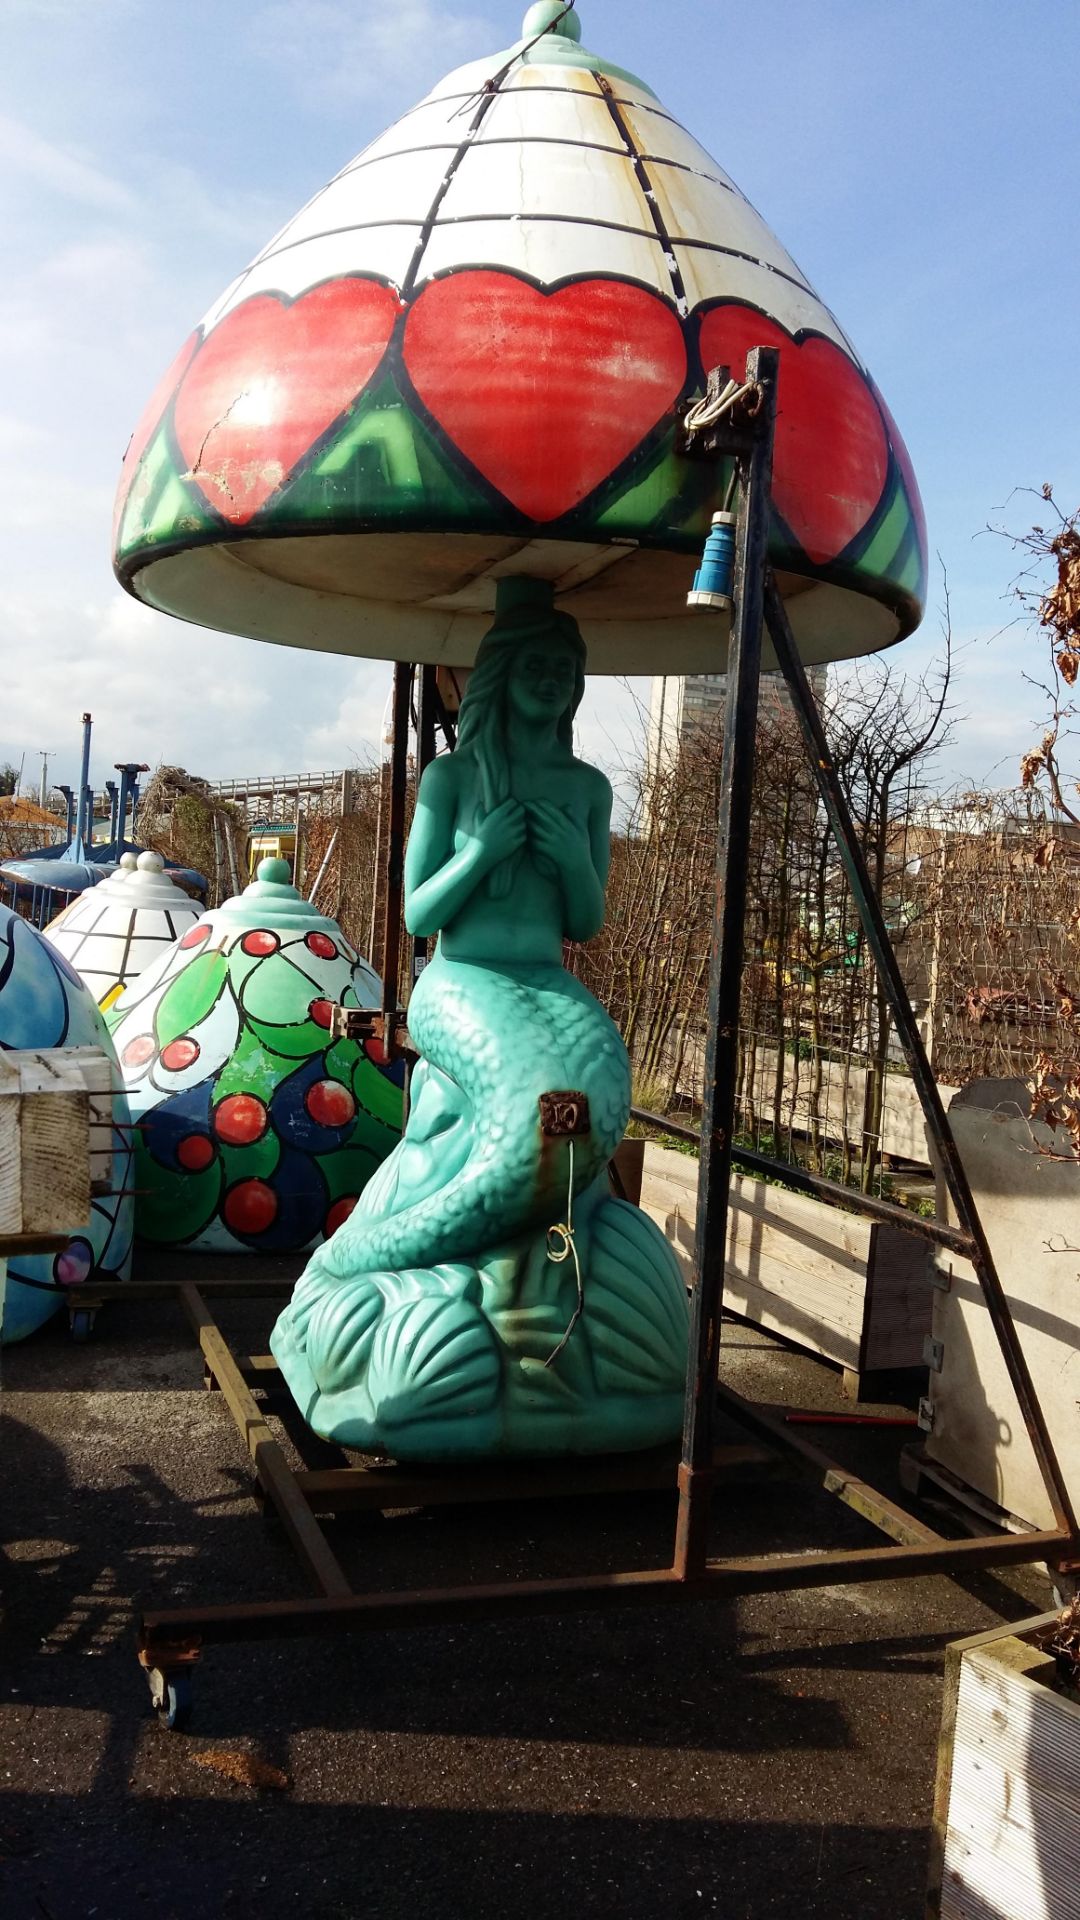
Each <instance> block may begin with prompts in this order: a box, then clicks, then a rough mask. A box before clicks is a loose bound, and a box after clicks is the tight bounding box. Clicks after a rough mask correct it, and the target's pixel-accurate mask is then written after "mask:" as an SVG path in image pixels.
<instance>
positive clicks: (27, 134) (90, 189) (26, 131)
mask: <svg viewBox="0 0 1080 1920" xmlns="http://www.w3.org/2000/svg"><path fill="white" fill-rule="evenodd" d="M0 166H2V167H3V168H4V169H5V171H6V172H7V173H8V174H9V175H10V174H11V173H18V174H23V175H24V176H26V177H27V178H29V180H30V181H31V182H32V183H33V184H34V186H36V187H38V188H42V187H44V188H45V189H46V190H47V191H48V192H50V193H54V194H59V195H60V196H61V198H62V199H65V200H74V201H77V202H78V203H79V204H81V205H83V206H89V207H96V208H98V209H99V210H101V211H104V212H107V213H127V212H130V211H131V209H132V208H133V207H134V206H135V204H136V200H135V195H134V194H133V193H132V191H131V189H130V187H127V186H125V185H124V183H123V182H122V181H120V180H116V179H114V178H113V176H112V175H111V174H110V173H107V172H106V171H105V170H104V169H103V168H102V167H99V166H98V165H97V163H96V162H95V161H93V160H90V159H88V158H87V156H86V155H85V154H83V153H79V152H78V151H76V150H74V149H68V148H65V147H62V146H58V145H57V144H56V143H55V141H52V140H45V139H43V138H42V137H41V135H40V134H38V133H35V132H34V130H33V128H31V127H28V126H25V125H24V124H23V122H22V121H20V120H14V119H12V118H11V117H10V116H9V115H8V114H0Z"/></svg>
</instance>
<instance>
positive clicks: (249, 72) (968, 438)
mask: <svg viewBox="0 0 1080 1920" xmlns="http://www.w3.org/2000/svg"><path fill="white" fill-rule="evenodd" d="M523 10H524V8H523V4H521V0H484V3H483V4H477V5H474V6H467V7H464V8H459V7H456V6H452V5H445V6H440V5H437V4H435V0H395V4H394V5H393V6H388V5H385V4H376V3H375V0H265V3H263V4H260V0H249V3H248V4H240V0H188V4H187V5H186V6H185V7H184V8H183V9H179V8H175V9H173V8H165V7H163V6H161V5H160V0H0V28H2V34H3V39H2V44H3V48H4V59H3V66H2V71H0V178H2V179H3V181H4V188H3V204H4V211H5V216H6V217H5V220H4V231H5V237H6V245H7V252H8V272H7V273H6V274H5V276H4V279H3V282H2V283H0V514H2V516H3V522H4V524H5V531H6V535H7V538H6V540H5V564H4V567H3V570H2V573H0V635H2V639H0V653H2V657H3V659H4V661H5V669H6V670H5V674H4V696H3V700H2V703H0V759H13V760H14V761H15V762H16V764H18V762H19V759H20V757H21V755H22V754H23V752H24V751H25V753H26V770H27V777H28V778H34V779H36V770H37V767H38V764H39V763H38V760H37V750H38V749H40V748H43V747H45V748H50V749H51V750H52V751H53V753H54V754H55V759H54V761H53V762H52V772H53V775H54V777H56V778H69V777H71V775H72V774H73V773H74V771H75V770H76V766H77V754H78V736H79V715H80V714H81V712H82V711H83V709H84V708H89V709H91V710H92V711H93V712H94V715H95V720H96V723H97V728H96V751H95V773H96V778H97V779H98V781H99V782H100V780H101V779H102V778H103V777H104V773H105V771H106V769H107V766H109V765H111V763H112V762H113V761H116V760H120V759H129V758H136V759H144V760H148V761H150V762H151V763H154V762H156V761H158V760H165V761H169V762H179V763H181V764H183V765H185V766H187V767H188V768H189V769H191V770H192V771H196V772H201V773H204V774H207V775H211V776H214V775H219V774H227V773H232V772H235V773H247V772H251V771H254V770H266V771H272V770H274V769H279V770H285V769H286V768H298V767H301V766H309V767H315V766H341V765H346V764H349V763H351V762H352V761H353V760H355V759H356V758H357V757H360V758H363V757H364V756H365V755H366V754H367V753H368V752H369V751H370V750H371V748H372V747H373V745H374V742H375V741H376V739H377V736H378V733H379V724H380V718H381V714H382V710H383V705H384V701H385V697H386V691H387V685H388V670H387V669H386V668H385V667H383V666H381V665H377V664H374V663H371V664H369V663H366V662H362V661H353V660H343V659H336V658H330V657H323V658H321V659H320V660H319V662H318V666H317V669H316V668H315V666H314V663H313V661H312V658H311V656H309V655H300V654H297V655H294V654H292V653H290V652H289V651H288V650H285V649H277V648H271V647H266V646H260V645H258V644H256V643H255V642H247V641H243V640H240V639H232V638H228V637H225V636H221V635H216V634H209V633H203V632H200V631H199V630H197V629H192V628H188V627H180V626H178V625H177V624H175V623H173V622H170V621H168V620H165V619H163V618H161V617H160V616H155V615H153V614H151V613H149V612H148V611H146V610H145V609H143V608H141V607H139V606H138V605H137V604H136V603H135V602H133V601H131V600H129V599H128V597H127V596H126V595H125V594H123V593H122V592H121V590H120V588H119V587H118V586H116V585H115V583H114V582H113V580H112V575H111V570H110V567H109V560H108V534H109V517H110V509H111V501H112V493H113V487H114V483H115V477H116V473H117V470H118V466H119V461H120V457H121V454H122V452H123V448H124V446H125V444H126V441H127V439H128V436H129V434H130V431H131V428H132V426H133V425H134V423H135V421H136V419H137V418H138V415H139V413H140V412H141V409H142V406H143V403H144V401H145V399H146V398H147V396H148V395H149V393H150V391H151V389H152V387H153V385H154V384H155V382H156V380H157V378H158V376H159V375H160V374H161V372H162V371H163V369H164V368H165V366H166V365H167V363H168V361H169V360H170V359H171V357H172V355H173V353H174V351H175V349H176V348H177V346H178V345H179V343H180V341H181V340H182V339H183V338H184V337H185V335H186V334H187V332H188V331H189V330H190V327H191V326H192V324H193V323H194V321H195V320H197V319H198V318H199V316H200V314H201V313H202V312H203V311H204V309H205V308H206V307H207V306H208V305H209V304H210V302H211V300H212V299H213V298H214V297H215V296H216V295H217V294H218V293H219V292H220V291H221V290H222V289H223V288H224V286H225V285H226V283H227V282H228V281H229V280H230V279H231V278H232V277H233V275H234V273H235V272H236V271H237V270H238V269H239V268H240V267H241V266H242V265H243V264H244V263H245V262H246V260H247V259H248V258H249V257H250V255H251V254H253V253H254V252H255V251H257V249H258V248H260V247H261V246H262V245H263V244H264V243H265V241H266V240H267V238H268V237H269V236H270V234H271V233H273V232H274V231H275V230H276V228H277V227H278V226H280V225H281V224H282V223H283V222H284V221H285V220H286V219H288V218H289V217H290V216H291V215H292V214H293V213H294V212H295V211H296V209H297V208H298V207H299V206H300V205H301V203H302V202H304V201H305V200H306V199H307V198H308V197H309V196H310V194H311V193H312V192H314V191H315V190H316V189H317V188H318V187H319V186H321V185H322V184H323V182H324V181H325V180H326V179H328V178H329V177H330V176H331V175H332V174H333V173H336V172H337V170H338V169H339V167H341V166H342V165H343V164H344V163H345V162H346V161H347V160H348V159H349V158H350V157H351V156H352V154H354V153H355V152H357V151H358V150H359V149H360V148H361V147H362V146H363V145H364V144H365V143H366V142H367V141H368V140H369V139H370V138H371V137H372V136H373V135H374V134H375V133H377V132H378V131H379V130H380V129H381V128H382V127H384V126H386V125H387V124H388V123H389V122H390V121H392V120H393V119H395V118H396V117H397V115H398V114H399V113H400V112H402V111H403V110H404V109H405V108H406V107H408V106H410V105H412V104H413V103H414V102H415V101H416V100H417V99H418V98H419V97H420V96H421V95H422V94H423V93H424V92H425V91H426V89H427V87H428V86H429V85H430V84H431V83H432V82H433V81H434V80H435V79H437V78H438V77H439V76H440V75H441V74H442V73H443V72H445V71H446V70H447V69H448V68H450V67H452V66H454V65H456V64H458V63H459V62H460V61H462V60H464V59H467V58H472V57H474V56H476V57H478V56H480V55H482V54H484V53H486V52H488V51H495V50H496V49H498V48H500V47H503V46H506V45H508V44H510V43H511V42H512V41H513V40H514V39H515V38H516V36H517V33H518V31H519V21H520V15H521V12H522V11H523ZM579 10H580V13H581V18H582V25H583V30H584V39H585V42H586V44H587V45H590V46H593V47H595V48H596V49H598V50H600V51H603V52H605V53H607V54H608V55H610V56H611V57H613V58H615V59H616V60H618V62H619V63H620V64H622V65H624V66H626V67H629V68H630V69H631V70H633V71H636V72H637V73H639V74H640V75H641V76H642V77H643V78H644V79H646V80H647V81H648V82H649V83H650V85H652V86H653V87H654V88H655V90H656V91H657V92H658V93H659V94H660V96H661V98H662V99H663V100H664V102H665V104H666V105H667V106H668V107H669V108H670V109H671V111H673V112H674V113H675V114H676V115H677V116H678V118H679V119H681V120H682V122H683V123H684V125H686V126H687V127H688V128H689V129H690V131H691V132H692V133H694V134H696V136H697V137H698V138H699V139H700V140H702V141H703V143H704V144H705V146H707V147H708V148H709V150H710V151H711V152H712V153H713V154H714V155H715V157H716V159H717V160H719V161H720V163H721V165H723V166H724V167H726V168H727V170H728V171H729V172H730V173H731V174H732V175H733V176H734V178H735V179H736V180H737V181H738V183H739V185H740V186H741V187H742V188H743V189H744V191H745V192H746V193H747V194H748V195H749V197H750V198H751V199H752V200H753V201H754V203H755V205H756V206H757V207H758V208H759V209H760V211H761V212H762V213H763V214H764V215H765V217H766V219H767V220H768V221H769V223H770V225H772V226H773V227H774V228H775V230H776V232H777V234H778V236H779V237H780V239H781V240H782V241H783V243H784V244H785V246H787V247H788V248H789V250H790V251H791V252H792V253H793V254H794V256H795V258H796V260H797V261H798V262H799V264H800V266H802V268H803V269H804V271H805V272H806V273H807V274H808V275H809V277H810V279H811V280H812V281H813V282H814V284H815V285H816V286H817V288H818V290H819V291H820V293H821V294H822V296H823V297H824V299H825V300H826V301H827V303H828V304H829V305H830V306H831V307H832V308H833V310H834V311H835V312H836V313H837V315H838V317H839V319H840V320H841V322H842V324H843V326H844V327H845V329H846V330H847V332H848V333H849V334H850V335H851V337H852V338H853V339H854V340H855V342H856V344H857V345H858V347H859V349H860V351H861V352H862V353H863V354H864V355H865V357H866V359H867V360H868V362H869V364H870V367H871V369H872V371H873V373H874V376H875V378H876V379H877V381H878V383H879V385H880V386H881V388H882V390H883V391H884V393H885V396H886V398H887V399H888V401H889V404H890V406H891V408H892V410H893V412H894V414H895V415H896V418H897V419H898V421H899V423H900V425H901V428H902V430H903V432H904V434H905V437H906V439H907V441H908V444H909V447H910V449H911V453H912V457H913V459H914V463H915V468H916V472H917V473H918V475H919V479H920V483H921V486H922V491H923V497H924V501H925V504H926V509H927V517H928V521H929V525H930V540H931V548H932V550H937V551H939V552H940V553H941V555H942V558H943V559H944V561H945V563H946V566H947V568H948V573H949V584H950V590H951V597H952V616H953V626H954V631H955V634H956V636H957V638H958V640H959V641H960V642H962V643H963V650H962V653H961V659H960V666H959V671H958V674H957V681H956V695H955V706H956V709H957V713H958V716H959V718H958V723H957V728H956V739H955V743H954V745H953V746H952V747H951V748H950V750H949V752H948V754H947V756H946V758H945V761H944V764H943V768H942V772H943V775H944V776H947V777H948V778H950V779H958V780H959V779H962V780H983V779H986V780H989V781H990V782H991V783H992V784H996V785H1003V784H1006V783H1007V782H1009V781H1010V780H1011V778H1012V777H1013V770H1014V767H1015V763H1016V760H1017V758H1018V756H1019V754H1020V753H1021V751H1022V750H1023V749H1024V748H1025V747H1026V746H1027V745H1028V744H1029V742H1030V740H1031V738H1032V736H1033V735H1034V734H1035V733H1036V732H1037V730H1038V720H1039V701H1038V697H1037V696H1036V695H1035V694H1034V693H1033V692H1032V691H1031V690H1030V689H1028V688H1026V687H1025V685H1024V682H1023V680H1022V677H1021V676H1022V670H1023V667H1024V664H1025V663H1030V660H1031V657H1032V651H1031V650H1032V643H1031V641H1030V640H1029V639H1028V638H1027V637H1026V636H1025V633H1024V632H1023V630H1021V629H1019V628H1015V629H1013V630H1012V631H1011V632H1006V633H1004V634H1002V633H1001V632H1000V630H1001V629H1002V628H1003V627H1004V626H1005V625H1006V623H1007V622H1008V621H1009V619H1010V618H1011V610H1010V606H1009V602H1008V600H1007V597H1006V596H1007V593H1008V588H1009V584H1010V581H1011V579H1012V577H1013V575H1014V573H1015V570H1016V562H1015V559H1014V556H1013V554H1012V552H1011V550H1010V548H1009V546H1008V545H1007V543H1006V542H1005V541H1002V540H998V539H994V538H992V537H990V536H989V535H986V534H984V533H982V531H981V530H982V529H983V528H984V527H985V525H986V523H987V522H988V521H991V522H1007V523H1008V524H1010V525H1012V526H1014V527H1016V528H1023V527H1024V526H1026V525H1027V524H1029V523H1030V520H1031V519H1033V518H1036V517H1037V503H1036V502H1035V501H1034V500H1029V499H1027V498H1026V497H1025V496H1024V495H1022V494H1021V495H1018V496H1016V497H1014V498H1013V499H1011V500H1010V497H1009V496H1010V494H1011V493H1012V492H1013V489H1015V488H1022V487H1034V488H1037V487H1038V486H1039V485H1040V484H1041V483H1042V482H1043V481H1044V480H1051V481H1053V483H1054V485H1055V487H1056V489H1057V491H1058V494H1059V497H1060V499H1061V500H1062V503H1063V504H1064V505H1066V506H1070V507H1071V506H1075V505H1076V504H1077V503H1078V502H1080V417H1078V415H1080V407H1078V404H1077V375H1076V369H1077V367H1078V366H1080V248H1078V245H1077V233H1076V227H1075V216H1074V208H1075V182H1076V178H1077V163H1078V159H1080V131H1078V126H1080V116H1078V114H1077V111H1076V99H1075V88H1076V75H1077V72H1078V71H1080V8H1077V6H1076V4H1075V0H1025V4H1024V5H1023V6H1022V7H1017V6H1015V5H1014V4H1008V5H1007V4H1005V0H904V4H900V0H874V4H872V5H867V4H866V0H819V4H818V5H817V6H816V7H815V8H810V7H807V6H806V5H805V0H803V3H801V4H796V0H756V4H755V5H754V6H752V7H751V6H750V5H749V4H746V0H744V4H743V5H742V6H738V5H736V4H735V3H734V0H707V3H706V0H665V4H664V5H663V6H662V7H660V6H658V5H656V4H652V5H647V4H645V0H580V8H579ZM940 602H941V593H940V577H939V576H937V575H936V576H935V580H934V584H933V586H932V591H931V605H930V609H929V612H928V616H927V620H926V623H925V625H924V627H923V629H922V631H921V633H920V634H919V635H917V636H915V637H914V638H913V639H912V640H910V641H908V642H906V643H905V644H904V645H903V646H902V647H901V648H900V649H897V650H895V652H894V654H893V655H892V658H893V659H894V660H895V661H896V663H897V664H898V665H902V666H903V667H904V668H905V669H906V670H909V671H911V672H912V673H919V672H921V671H922V670H923V669H924V668H925V666H926V664H927V662H928V660H929V659H930V657H931V655H932V653H933V652H934V650H935V647H936V646H937V644H938V639H939V628H940V621H939V616H938V608H939V606H940ZM995 635H997V636H998V637H996V638H994V637H992V636H995ZM647 691H648V688H647V683H645V682H637V683H635V684H634V686H633V687H632V688H630V689H627V688H621V687H619V686H617V685H615V684H613V683H609V682H595V683H594V684H593V687H592V689H591V691H590V695H589V696H588V704H587V709H583V716H584V726H583V730H582V739H583V745H584V747H585V750H586V751H588V752H590V753H591V754H592V755H593V756H594V757H597V758H600V759H602V760H607V761H610V760H611V759H612V758H614V757H617V756H618V755H620V754H623V753H625V752H626V751H627V749H628V746H629V745H630V741H631V737H632V716H633V711H634V695H637V696H638V697H640V696H641V695H643V694H646V695H647Z"/></svg>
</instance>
